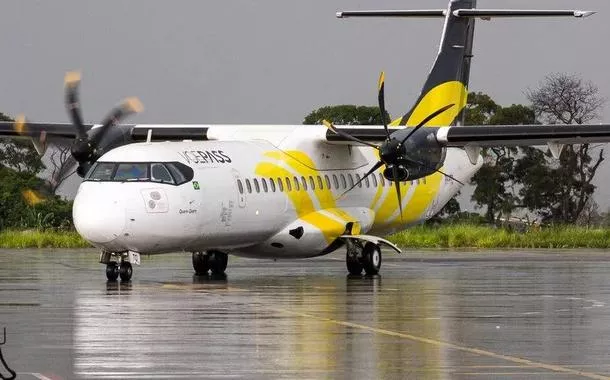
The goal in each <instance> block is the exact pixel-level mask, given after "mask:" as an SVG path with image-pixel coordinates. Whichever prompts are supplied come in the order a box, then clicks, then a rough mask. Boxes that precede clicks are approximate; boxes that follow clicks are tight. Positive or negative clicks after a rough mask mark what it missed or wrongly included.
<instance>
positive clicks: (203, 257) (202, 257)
mask: <svg viewBox="0 0 610 380" xmlns="http://www.w3.org/2000/svg"><path fill="white" fill-rule="evenodd" d="M193 269H194V270H195V274H196V275H197V276H205V275H207V274H208V271H209V270H210V255H209V254H208V253H207V252H193Z"/></svg>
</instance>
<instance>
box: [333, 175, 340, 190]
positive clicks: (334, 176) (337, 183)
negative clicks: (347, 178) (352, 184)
mask: <svg viewBox="0 0 610 380" xmlns="http://www.w3.org/2000/svg"><path fill="white" fill-rule="evenodd" d="M333 182H334V184H335V189H339V180H338V179H337V176H336V175H335V174H333Z"/></svg>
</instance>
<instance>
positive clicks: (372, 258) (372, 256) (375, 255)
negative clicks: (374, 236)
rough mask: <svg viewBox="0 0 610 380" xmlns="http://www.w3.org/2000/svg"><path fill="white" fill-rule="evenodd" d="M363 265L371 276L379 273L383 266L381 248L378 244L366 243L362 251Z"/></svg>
mask: <svg viewBox="0 0 610 380" xmlns="http://www.w3.org/2000/svg"><path fill="white" fill-rule="evenodd" d="M362 266H363V267H364V271H365V272H366V274H367V275H369V276H373V275H376V274H377V273H379V269H380V268H381V249H380V248H379V246H378V245H377V244H374V243H366V245H365V246H364V250H363V251H362Z"/></svg>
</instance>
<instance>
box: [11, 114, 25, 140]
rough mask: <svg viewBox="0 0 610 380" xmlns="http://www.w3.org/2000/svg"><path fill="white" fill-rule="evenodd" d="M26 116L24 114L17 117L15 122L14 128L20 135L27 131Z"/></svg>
mask: <svg viewBox="0 0 610 380" xmlns="http://www.w3.org/2000/svg"><path fill="white" fill-rule="evenodd" d="M25 128H26V127H25V116H24V115H23V114H21V115H19V116H17V117H16V118H15V122H14V123H13V129H14V130H15V132H17V133H18V134H20V135H23V134H24V133H25Z"/></svg>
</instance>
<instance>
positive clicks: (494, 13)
mask: <svg viewBox="0 0 610 380" xmlns="http://www.w3.org/2000/svg"><path fill="white" fill-rule="evenodd" d="M592 14H595V12H594V11H581V10H539V9H456V10H454V11H453V15H454V16H455V17H463V18H479V17H480V18H483V19H490V18H493V17H581V18H582V17H588V16H591V15H592ZM446 15H447V10H445V9H417V10H371V11H344V12H337V17H338V18H348V17H415V18H417V17H421V18H428V17H445V16H446Z"/></svg>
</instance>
